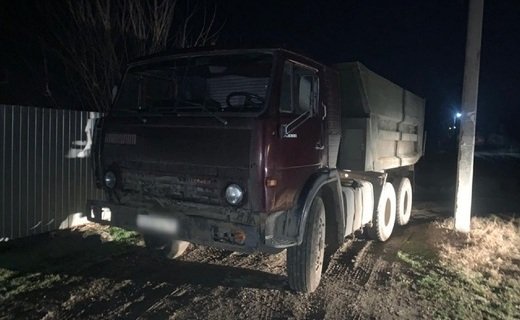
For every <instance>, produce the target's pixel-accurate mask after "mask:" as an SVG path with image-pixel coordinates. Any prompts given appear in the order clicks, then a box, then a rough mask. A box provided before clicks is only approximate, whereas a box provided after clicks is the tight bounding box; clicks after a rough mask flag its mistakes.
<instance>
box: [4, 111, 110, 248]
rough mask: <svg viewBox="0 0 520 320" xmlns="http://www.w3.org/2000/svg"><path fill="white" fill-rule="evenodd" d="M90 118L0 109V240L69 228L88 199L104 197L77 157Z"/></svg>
mask: <svg viewBox="0 0 520 320" xmlns="http://www.w3.org/2000/svg"><path fill="white" fill-rule="evenodd" d="M88 119H89V113H88V112H80V111H71V110H56V109H44V108H34V107H20V106H5V105H0V143H1V145H0V152H1V155H0V188H1V189H0V241H6V240H9V239H13V238H18V237H23V236H28V235H32V234H37V233H42V232H46V231H50V230H55V229H58V228H67V227H70V226H72V225H73V224H76V223H77V222H78V221H77V219H78V218H80V217H81V212H83V211H84V207H85V203H86V200H87V199H88V198H91V199H96V198H98V199H99V198H101V197H102V193H101V191H100V190H98V189H97V188H96V187H95V184H94V181H93V177H92V174H91V168H90V161H89V159H88V158H81V156H82V155H81V151H82V149H83V148H84V146H85V144H86V133H85V126H86V124H87V121H88ZM78 155H79V157H78ZM83 220H84V219H83Z"/></svg>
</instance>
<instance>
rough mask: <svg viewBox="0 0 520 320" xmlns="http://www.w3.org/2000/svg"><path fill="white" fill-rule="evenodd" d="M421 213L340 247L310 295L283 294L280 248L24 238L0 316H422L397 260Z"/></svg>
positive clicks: (3, 254)
mask: <svg viewBox="0 0 520 320" xmlns="http://www.w3.org/2000/svg"><path fill="white" fill-rule="evenodd" d="M424 212H426V213H428V212H429V211H424V210H423V213H424ZM420 213H421V210H419V211H416V218H415V220H414V222H413V223H412V224H411V225H410V226H408V227H406V228H404V229H398V230H397V231H396V232H395V234H394V235H393V236H392V239H391V240H390V241H389V242H387V243H385V244H381V243H376V242H373V241H368V240H363V239H361V240H350V241H348V242H347V243H345V245H343V246H342V247H341V248H340V249H339V250H338V251H337V252H336V254H335V255H334V256H333V257H332V258H331V260H330V263H329V264H328V266H327V269H326V271H325V274H324V277H323V279H322V283H321V285H320V287H319V289H318V290H317V291H316V292H314V293H312V294H297V293H294V292H292V291H290V290H289V287H288V283H287V278H286V270H285V252H282V253H280V254H276V255H270V256H269V255H262V254H251V255H243V254H236V253H232V252H226V251H222V250H215V249H210V248H205V247H200V246H192V247H191V248H190V249H189V251H188V253H187V254H185V255H184V256H183V257H181V258H180V259H179V260H175V261H172V260H167V259H164V258H162V257H159V256H157V255H155V254H153V253H150V252H149V251H147V250H146V249H145V248H143V247H142V246H139V243H138V244H137V245H136V244H135V243H133V242H135V241H138V240H136V239H137V238H132V237H131V238H125V239H122V240H119V241H108V242H105V241H102V239H101V238H100V236H99V234H96V233H93V234H90V235H89V233H91V231H90V230H89V228H83V229H82V230H76V231H60V232H57V233H54V234H51V235H42V236H38V237H33V238H28V239H22V240H19V241H14V242H12V243H10V244H9V246H5V247H1V249H0V268H2V269H1V270H3V271H2V273H1V274H0V284H1V285H0V318H1V319H22V318H23V319H30V318H34V319H39V318H43V319H78V318H85V319H88V318H90V319H100V318H104V319H111V318H124V319H168V318H170V319H366V318H379V319H392V318H395V319H398V318H399V319H403V318H405V319H406V318H409V319H415V318H420V317H422V316H425V317H428V314H430V313H431V312H428V309H429V308H432V307H434V306H433V305H432V303H431V302H429V301H420V299H419V301H417V299H418V297H417V296H416V295H414V293H413V288H412V291H410V286H411V281H410V280H409V279H408V276H407V267H406V265H405V264H404V263H403V262H402V261H399V260H398V259H397V254H398V252H399V251H400V250H401V249H402V247H403V246H405V245H406V244H407V243H410V241H421V236H422V235H423V234H424V229H425V228H426V226H427V224H428V222H429V221H430V218H429V217H428V214H427V215H426V216H424V215H423V216H422V217H421V215H420ZM430 213H431V212H430ZM105 230H106V229H105Z"/></svg>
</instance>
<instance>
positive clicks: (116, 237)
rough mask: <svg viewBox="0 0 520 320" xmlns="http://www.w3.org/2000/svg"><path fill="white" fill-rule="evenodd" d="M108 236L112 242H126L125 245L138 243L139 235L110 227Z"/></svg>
mask: <svg viewBox="0 0 520 320" xmlns="http://www.w3.org/2000/svg"><path fill="white" fill-rule="evenodd" d="M108 234H109V235H110V238H111V240H112V241H118V242H125V243H132V244H134V243H137V241H138V239H139V234H138V233H137V232H134V231H128V230H125V229H121V228H118V227H109V228H108Z"/></svg>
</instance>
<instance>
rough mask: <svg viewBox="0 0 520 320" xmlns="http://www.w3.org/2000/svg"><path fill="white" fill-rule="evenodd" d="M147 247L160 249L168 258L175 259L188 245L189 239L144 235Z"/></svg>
mask: <svg viewBox="0 0 520 320" xmlns="http://www.w3.org/2000/svg"><path fill="white" fill-rule="evenodd" d="M143 239H144V243H145V246H146V248H148V249H151V250H156V251H159V252H160V253H161V254H162V255H164V256H165V257H166V258H168V259H175V258H178V257H180V256H181V255H182V254H183V253H184V251H186V249H188V246H189V245H190V243H189V242H187V241H182V240H173V239H167V238H163V237H159V236H155V235H149V234H145V235H143Z"/></svg>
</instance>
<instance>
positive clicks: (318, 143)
mask: <svg viewBox="0 0 520 320" xmlns="http://www.w3.org/2000/svg"><path fill="white" fill-rule="evenodd" d="M314 149H316V150H323V149H325V146H324V145H322V144H321V142H316V146H314Z"/></svg>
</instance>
